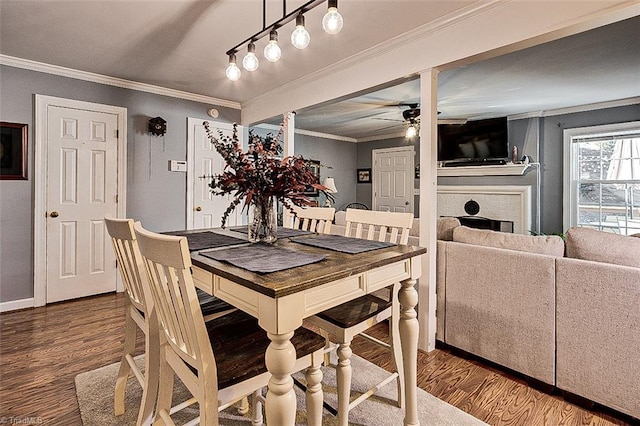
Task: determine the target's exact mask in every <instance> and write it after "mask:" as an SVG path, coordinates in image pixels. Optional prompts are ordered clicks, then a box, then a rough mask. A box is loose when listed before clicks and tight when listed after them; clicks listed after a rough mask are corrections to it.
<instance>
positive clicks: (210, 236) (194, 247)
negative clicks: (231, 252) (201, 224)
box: [165, 231, 248, 251]
mask: <svg viewBox="0 0 640 426" xmlns="http://www.w3.org/2000/svg"><path fill="white" fill-rule="evenodd" d="M165 234H166V235H176V236H178V237H187V241H188V242H189V251H198V250H204V249H210V248H216V247H226V246H235V245H238V244H244V243H248V241H247V240H245V239H241V238H236V237H231V236H229V235H223V234H217V233H215V232H211V231H202V232H189V233H187V232H183V231H174V232H165Z"/></svg>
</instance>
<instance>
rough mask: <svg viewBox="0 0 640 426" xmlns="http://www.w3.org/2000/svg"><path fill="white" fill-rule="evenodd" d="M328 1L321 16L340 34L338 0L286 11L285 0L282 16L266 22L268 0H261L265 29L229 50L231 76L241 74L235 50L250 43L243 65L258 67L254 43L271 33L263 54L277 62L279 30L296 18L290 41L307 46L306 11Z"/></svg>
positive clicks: (314, 0)
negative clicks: (325, 9)
mask: <svg viewBox="0 0 640 426" xmlns="http://www.w3.org/2000/svg"><path fill="white" fill-rule="evenodd" d="M325 1H328V9H327V13H326V15H324V18H323V19H322V27H323V28H324V30H325V31H326V32H327V33H329V34H337V33H339V32H340V30H341V29H342V24H343V19H342V16H341V15H340V13H339V12H338V0H309V1H307V2H306V3H305V4H303V5H302V6H300V7H298V8H297V9H296V10H294V11H292V12H289V13H287V1H286V0H282V18H280V19H279V20H277V21H275V22H273V23H272V24H270V25H267V11H266V7H267V0H262V30H260V31H258V32H257V33H255V34H254V35H252V36H251V37H249V38H247V39H246V40H243V41H242V42H240V43H238V44H236V45H235V46H233V47H232V48H231V49H229V50H228V51H227V55H229V65H228V66H227V70H226V75H227V78H229V80H232V81H236V80H238V79H239V78H240V75H241V74H242V73H241V71H240V68H238V64H237V63H236V53H237V52H238V51H239V50H240V49H241V48H242V47H243V46H244V45H247V54H246V56H245V57H244V58H243V59H242V66H243V68H244V69H245V70H247V71H255V70H257V69H258V66H259V65H260V61H258V58H257V56H256V54H255V51H256V46H255V43H256V42H257V41H259V40H260V39H262V38H263V37H265V36H266V35H267V34H269V42H268V43H267V45H266V46H265V48H264V57H265V59H266V60H267V61H269V62H276V61H278V60H279V59H280V57H281V56H282V50H281V48H280V46H279V45H278V30H279V29H280V28H281V27H283V26H284V25H286V24H287V23H289V22H291V21H293V20H294V19H295V20H296V28H295V29H294V30H293V32H292V33H291V44H293V45H294V46H295V47H296V48H297V49H304V48H306V47H307V46H309V42H310V41H311V36H310V35H309V31H307V29H306V28H305V22H304V21H305V18H304V14H305V13H307V12H309V11H310V10H311V9H313V8H314V7H316V6H318V5H320V4H322V3H324V2H325Z"/></svg>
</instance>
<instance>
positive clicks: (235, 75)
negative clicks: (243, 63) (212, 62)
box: [225, 54, 242, 81]
mask: <svg viewBox="0 0 640 426" xmlns="http://www.w3.org/2000/svg"><path fill="white" fill-rule="evenodd" d="M225 73H226V74H227V78H228V79H229V80H231V81H237V80H238V79H239V78H240V76H241V75H242V72H241V71H240V68H238V64H237V63H236V55H235V54H231V55H229V66H228V67H227V70H226V72H225Z"/></svg>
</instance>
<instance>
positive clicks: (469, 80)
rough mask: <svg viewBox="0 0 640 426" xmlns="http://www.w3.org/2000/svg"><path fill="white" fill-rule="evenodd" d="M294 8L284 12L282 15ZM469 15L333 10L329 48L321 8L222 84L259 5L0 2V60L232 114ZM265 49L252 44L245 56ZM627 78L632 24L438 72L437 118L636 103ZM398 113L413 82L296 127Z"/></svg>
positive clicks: (278, 9) (638, 62) (634, 63)
mask: <svg viewBox="0 0 640 426" xmlns="http://www.w3.org/2000/svg"><path fill="white" fill-rule="evenodd" d="M304 3H305V1H303V0H298V1H293V0H289V1H288V2H286V4H287V9H288V11H291V10H293V9H295V8H297V7H299V6H301V5H302V4H304ZM473 3H475V1H472V0H467V1H465V0H394V1H382V0H379V1H370V0H367V1H366V3H365V0H342V1H340V2H339V8H340V12H341V14H342V15H343V16H344V19H345V25H344V29H343V30H342V32H341V33H340V34H338V35H333V36H331V35H328V34H326V33H324V32H323V31H322V29H321V24H320V22H321V19H322V16H323V15H324V13H325V10H326V5H325V4H321V5H320V6H318V7H316V8H315V9H313V10H311V11H309V12H308V13H307V14H306V15H305V16H306V24H307V29H308V30H309V32H310V33H311V37H312V39H311V45H310V46H309V48H308V49H305V50H302V51H298V50H297V49H295V48H293V47H292V46H291V44H290V43H289V42H288V38H289V35H290V33H291V31H292V29H293V27H294V22H290V23H288V24H287V25H286V26H285V27H283V28H281V29H280V30H279V32H280V42H281V43H280V44H281V46H282V51H283V52H282V59H281V60H280V61H278V62H277V63H269V62H267V61H266V60H264V59H262V60H261V63H260V68H259V69H258V70H257V71H256V72H254V73H249V72H247V71H244V72H243V75H242V78H241V79H240V80H239V81H237V82H231V81H229V80H228V79H227V78H226V77H225V74H224V70H225V68H226V65H227V62H228V58H227V56H226V55H225V52H226V51H227V50H228V49H230V48H231V47H233V46H234V45H235V44H237V43H239V42H241V41H242V40H244V39H246V38H248V37H249V36H251V35H253V34H254V33H256V32H258V31H260V30H261V29H262V0H210V1H196V0H179V1H178V0H174V1H168V0H163V1H154V0H133V1H131V0H130V1H110V0H92V1H75V0H69V1H66V0H31V1H24V0H0V54H2V55H7V56H10V57H16V58H22V59H27V60H32V61H36V62H41V63H45V64H51V65H57V66H61V67H66V68H71V69H74V70H81V71H86V72H91V73H96V74H101V75H105V76H110V77H117V78H121V79H126V80H131V81H136V82H141V83H146V84H151V85H155V86H160V87H165V88H170V89H175V90H180V91H184V92H189V93H193V94H198V95H203V96H208V97H212V98H216V99H220V100H226V101H232V102H236V103H238V104H242V103H243V102H246V101H247V100H250V99H252V98H253V97H256V96H259V95H261V94H264V93H268V92H270V91H272V90H274V89H277V88H278V87H280V86H282V85H283V84H285V83H287V82H290V81H294V80H296V79H299V78H301V77H304V76H305V75H308V74H310V73H312V72H315V71H317V70H320V69H322V68H324V67H327V66H330V65H331V64H334V63H336V62H339V61H341V60H344V59H347V58H350V57H353V56H354V55H356V54H357V53H359V52H362V51H365V50H367V49H371V48H373V47H375V46H377V45H380V44H381V43H383V42H385V41H387V40H390V39H393V38H394V37H398V36H400V35H401V34H403V33H405V32H407V31H408V30H409V29H412V28H415V27H419V26H421V25H425V24H427V23H429V22H433V21H435V20H437V19H441V18H443V17H446V16H449V15H451V14H454V13H455V12H456V11H460V10H462V9H464V8H465V7H468V6H469V5H471V4H473ZM266 4H267V8H266V15H267V23H271V22H274V21H276V20H277V19H279V18H280V17H282V1H281V0H268V1H267V3H266ZM365 4H366V7H363V5H365ZM34 29H37V30H34ZM265 44H266V40H264V39H263V40H260V41H258V42H257V43H256V47H257V49H256V51H257V52H261V51H262V49H263V47H264V45H265ZM243 55H244V51H240V52H239V54H238V56H239V60H241V58H242V56H243ZM258 56H259V57H261V55H260V54H259V55H258ZM638 75H640V17H635V18H632V19H628V20H626V21H621V22H618V23H615V24H611V25H609V26H606V27H601V28H597V29H595V30H591V31H589V32H585V33H581V34H577V35H574V36H571V37H567V38H564V39H560V40H557V41H554V42H549V43H547V44H544V45H539V46H535V47H532V48H529V49H526V50H522V51H518V52H515V53H511V54H508V55H504V56H500V57H496V58H493V59H489V60H484V61H481V62H477V63H474V64H471V65H467V66H464V67H458V68H453V69H449V70H446V71H443V72H441V73H440V76H439V83H438V110H439V111H440V112H441V114H440V116H439V118H442V119H452V118H464V119H478V118H485V117H492V116H494V117H495V116H504V115H514V114H521V113H528V112H535V111H541V110H549V109H556V108H564V107H569V106H575V105H584V104H591V103H596V102H607V101H611V100H618V99H624V98H631V97H637V96H640V79H639V78H638ZM400 102H405V103H406V102H409V103H411V102H419V81H418V80H409V81H404V82H402V83H400V84H397V82H396V83H390V87H386V88H383V89H380V88H376V89H372V92H371V93H368V94H364V95H363V94H358V96H355V97H353V98H350V99H342V100H340V101H336V102H331V103H327V104H325V105H322V106H319V107H310V108H306V109H303V110H299V111H297V116H296V127H298V128H301V129H305V130H310V131H318V132H323V133H328V134H333V135H338V136H341V137H344V138H351V139H353V140H362V139H365V138H368V137H372V136H373V137H376V136H379V135H383V134H394V133H399V132H401V131H403V129H404V126H403V123H402V121H397V120H401V119H402V109H403V108H401V107H398V106H396V104H398V103H400ZM390 126H393V127H390Z"/></svg>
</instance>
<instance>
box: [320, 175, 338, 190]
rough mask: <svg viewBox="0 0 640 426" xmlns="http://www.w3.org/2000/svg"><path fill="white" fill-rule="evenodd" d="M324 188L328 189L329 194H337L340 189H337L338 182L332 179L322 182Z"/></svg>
mask: <svg viewBox="0 0 640 426" xmlns="http://www.w3.org/2000/svg"><path fill="white" fill-rule="evenodd" d="M322 186H324V187H325V188H327V192H328V193H329V194H336V193H337V192H338V188H336V181H335V180H334V179H333V178H332V177H328V178H325V179H324V180H323V181H322Z"/></svg>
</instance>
